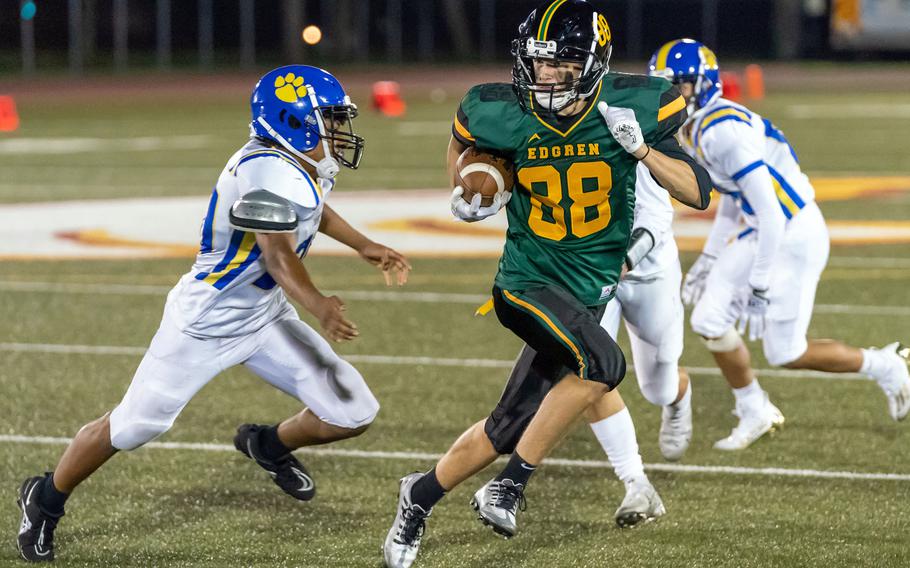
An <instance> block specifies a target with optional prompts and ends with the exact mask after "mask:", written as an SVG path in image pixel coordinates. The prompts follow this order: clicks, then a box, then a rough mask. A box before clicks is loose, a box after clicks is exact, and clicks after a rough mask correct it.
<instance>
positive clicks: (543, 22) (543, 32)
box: [537, 0, 566, 41]
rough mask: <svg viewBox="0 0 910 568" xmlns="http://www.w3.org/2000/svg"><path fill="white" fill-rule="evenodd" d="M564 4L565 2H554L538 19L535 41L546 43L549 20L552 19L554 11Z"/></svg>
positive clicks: (564, 0) (561, 0)
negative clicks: (538, 25)
mask: <svg viewBox="0 0 910 568" xmlns="http://www.w3.org/2000/svg"><path fill="white" fill-rule="evenodd" d="M565 3H566V0H556V1H555V2H553V3H552V4H550V7H549V8H547V9H546V10H545V11H544V13H543V16H542V17H541V18H540V28H538V30H537V41H546V39H547V30H548V29H549V27H550V20H552V19H553V14H554V13H555V12H556V10H557V9H558V8H559V7H560V6H562V5H563V4H565Z"/></svg>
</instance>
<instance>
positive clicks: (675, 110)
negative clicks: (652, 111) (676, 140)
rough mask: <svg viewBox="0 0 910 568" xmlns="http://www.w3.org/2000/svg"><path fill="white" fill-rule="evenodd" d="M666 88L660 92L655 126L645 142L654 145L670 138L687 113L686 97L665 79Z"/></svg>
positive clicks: (686, 116)
mask: <svg viewBox="0 0 910 568" xmlns="http://www.w3.org/2000/svg"><path fill="white" fill-rule="evenodd" d="M666 84H667V88H666V89H665V90H664V91H663V92H661V94H660V101H659V103H658V108H657V127H656V128H655V129H654V132H653V133H652V134H651V137H650V139H646V140H645V142H647V143H648V144H650V145H651V146H654V145H655V144H657V143H658V142H660V141H661V140H665V139H667V138H672V137H673V136H674V135H675V134H676V131H677V130H679V128H680V127H681V126H682V125H683V123H684V122H686V118H688V117H689V113H688V112H687V111H686V99H684V98H683V96H682V95H680V94H679V89H677V88H676V87H675V86H673V85H672V84H671V83H670V82H669V81H666Z"/></svg>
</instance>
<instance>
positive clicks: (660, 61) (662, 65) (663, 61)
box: [654, 39, 679, 71]
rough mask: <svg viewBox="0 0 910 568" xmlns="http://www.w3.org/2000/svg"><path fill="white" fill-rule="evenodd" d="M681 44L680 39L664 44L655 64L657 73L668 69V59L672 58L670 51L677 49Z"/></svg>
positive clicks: (658, 52)
mask: <svg viewBox="0 0 910 568" xmlns="http://www.w3.org/2000/svg"><path fill="white" fill-rule="evenodd" d="M678 44H679V40H678V39H674V40H673V41H668V42H667V43H665V44H663V45H662V46H661V47H660V49H659V50H658V51H657V61H656V62H655V63H654V70H655V71H662V70H664V69H666V68H667V57H669V56H670V50H671V49H673V48H674V47H676V46H677V45H678Z"/></svg>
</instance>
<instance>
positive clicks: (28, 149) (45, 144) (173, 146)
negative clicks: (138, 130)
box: [0, 134, 211, 155]
mask: <svg viewBox="0 0 910 568" xmlns="http://www.w3.org/2000/svg"><path fill="white" fill-rule="evenodd" d="M210 144H211V137H210V136H209V135H207V134H199V135H188V136H137V137H133V138H11V139H9V140H0V155H20V154H27V155H34V154H80V153H85V152H101V151H104V152H151V151H156V150H180V149H196V148H205V147H206V146H209V145H210Z"/></svg>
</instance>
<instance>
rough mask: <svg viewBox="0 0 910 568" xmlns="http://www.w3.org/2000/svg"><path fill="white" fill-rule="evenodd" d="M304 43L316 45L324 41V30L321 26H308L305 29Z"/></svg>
mask: <svg viewBox="0 0 910 568" xmlns="http://www.w3.org/2000/svg"><path fill="white" fill-rule="evenodd" d="M301 35H302V36H303V41H304V43H306V44H309V45H316V44H317V43H319V42H320V41H321V40H322V30H320V29H319V26H307V27H305V28H303V34H301Z"/></svg>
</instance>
